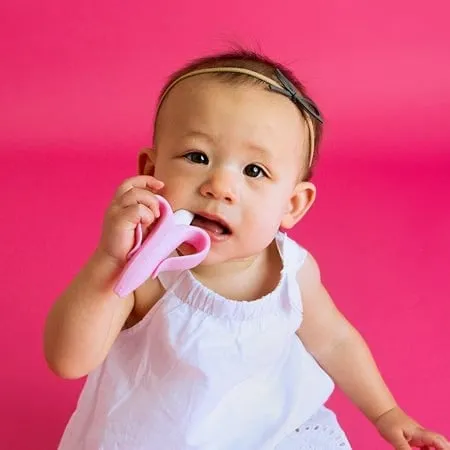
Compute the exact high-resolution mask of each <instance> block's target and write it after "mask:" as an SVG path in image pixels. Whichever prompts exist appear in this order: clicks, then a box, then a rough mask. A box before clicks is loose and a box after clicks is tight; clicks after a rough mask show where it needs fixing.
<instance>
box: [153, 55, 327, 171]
mask: <svg viewBox="0 0 450 450" xmlns="http://www.w3.org/2000/svg"><path fill="white" fill-rule="evenodd" d="M223 67H236V68H240V69H247V70H251V71H254V72H257V73H259V74H261V75H264V76H266V77H268V78H270V79H272V80H274V81H278V78H277V70H278V71H280V72H281V73H282V74H283V75H284V76H285V77H286V78H287V79H288V80H289V81H290V82H291V83H292V84H293V85H294V87H295V89H296V90H297V92H298V93H299V94H300V95H301V96H302V97H303V98H304V99H306V100H307V102H309V103H310V104H311V105H312V106H313V108H315V109H316V110H317V111H319V109H318V108H317V105H316V104H315V103H314V101H313V100H312V99H311V98H310V97H309V95H308V93H307V91H306V89H305V87H304V86H303V84H302V83H301V82H300V81H299V80H298V78H297V77H296V76H295V75H294V73H293V72H292V70H290V69H289V68H287V67H286V66H284V65H283V64H281V63H279V62H276V61H274V60H272V59H271V58H269V57H267V56H264V55H262V54H259V53H256V52H252V51H248V50H234V51H230V52H225V53H218V54H215V55H210V56H205V57H202V58H199V59H196V60H194V61H191V62H190V63H188V64H186V65H185V66H184V67H182V68H181V69H179V70H177V71H176V72H175V73H173V74H172V75H171V76H170V78H169V80H168V81H167V83H166V84H165V86H164V87H163V89H162V90H161V93H160V96H159V100H160V101H161V99H162V97H163V96H164V95H165V93H166V91H167V89H168V88H169V87H170V86H171V85H172V84H173V83H174V82H175V81H176V80H177V79H179V78H180V77H183V76H184V75H186V74H188V73H189V72H193V71H196V70H201V69H212V68H223ZM210 76H212V77H217V78H219V79H220V80H223V81H225V82H228V83H231V84H241V85H242V84H253V85H263V84H265V83H264V81H261V80H259V79H257V78H255V77H252V76H249V75H246V74H244V73H233V72H214V73H210ZM156 115H158V111H157V112H156ZM156 119H157V117H156V118H155V127H156ZM310 119H311V123H312V127H313V132H314V148H313V154H312V155H307V157H308V161H309V160H311V161H310V164H308V165H307V166H309V168H308V171H307V173H306V174H305V176H304V177H303V178H304V179H305V180H309V179H310V178H311V177H312V171H313V168H314V166H315V164H316V162H317V158H318V151H319V144H320V140H321V137H322V129H323V125H322V123H321V122H320V121H319V120H317V118H315V117H311V116H310ZM308 148H309V145H308Z"/></svg>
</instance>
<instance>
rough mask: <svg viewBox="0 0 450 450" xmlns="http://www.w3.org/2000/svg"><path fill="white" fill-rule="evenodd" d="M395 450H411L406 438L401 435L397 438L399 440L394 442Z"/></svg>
mask: <svg viewBox="0 0 450 450" xmlns="http://www.w3.org/2000/svg"><path fill="white" fill-rule="evenodd" d="M393 444H394V448H395V450H411V446H410V445H409V442H408V441H407V440H406V438H405V437H404V436H403V434H401V435H400V436H398V437H397V439H396V440H395V441H394V442H393Z"/></svg>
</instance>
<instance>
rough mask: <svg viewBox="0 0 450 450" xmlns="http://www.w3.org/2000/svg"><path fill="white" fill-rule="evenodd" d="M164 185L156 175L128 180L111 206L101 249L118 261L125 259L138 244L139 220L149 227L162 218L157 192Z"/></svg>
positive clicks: (107, 213)
mask: <svg viewBox="0 0 450 450" xmlns="http://www.w3.org/2000/svg"><path fill="white" fill-rule="evenodd" d="M163 186H164V183H163V182H162V181H159V180H157V179H156V178H154V177H151V176H146V175H140V176H136V177H133V178H129V179H128V180H125V181H124V182H123V183H122V184H121V185H120V186H119V188H118V189H117V191H116V194H115V196H114V199H113V201H112V202H111V204H110V206H109V207H108V209H107V211H106V214H105V218H104V223H103V232H102V236H101V239H100V243H99V246H98V249H97V250H98V251H99V252H102V253H103V254H106V255H108V256H109V257H111V258H113V259H114V260H116V261H117V262H118V263H119V264H123V263H125V261H126V258H127V255H128V253H129V252H130V251H131V249H132V248H133V246H134V243H135V230H136V227H137V226H138V224H139V223H141V224H142V225H143V227H144V230H143V231H144V235H145V231H146V229H148V227H149V226H150V225H152V223H153V222H154V221H155V219H157V218H158V217H159V202H158V199H157V198H156V197H155V195H154V192H156V191H159V190H160V189H161V188H162V187H163Z"/></svg>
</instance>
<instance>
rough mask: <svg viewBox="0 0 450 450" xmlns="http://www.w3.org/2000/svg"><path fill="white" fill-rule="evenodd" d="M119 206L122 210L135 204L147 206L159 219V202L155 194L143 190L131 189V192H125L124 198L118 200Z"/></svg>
mask: <svg viewBox="0 0 450 450" xmlns="http://www.w3.org/2000/svg"><path fill="white" fill-rule="evenodd" d="M116 203H117V205H118V206H120V207H121V208H126V207H128V206H132V205H135V204H137V203H138V204H139V203H140V204H141V205H145V206H147V207H148V208H149V209H150V210H152V211H153V214H154V215H155V217H159V216H160V213H159V201H158V199H157V198H156V197H155V195H154V194H153V193H151V192H150V191H147V190H145V189H141V188H135V187H133V188H131V189H130V190H129V191H127V192H125V194H123V195H122V197H119V198H118V199H117V202H116Z"/></svg>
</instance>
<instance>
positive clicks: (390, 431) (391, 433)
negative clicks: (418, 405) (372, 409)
mask: <svg viewBox="0 0 450 450" xmlns="http://www.w3.org/2000/svg"><path fill="white" fill-rule="evenodd" d="M375 425H376V427H377V429H378V431H379V432H380V434H381V435H382V436H383V437H384V439H386V440H387V441H388V442H389V443H390V444H392V446H393V447H394V448H395V449H396V450H410V449H411V448H420V449H429V450H431V449H436V450H450V443H449V442H448V441H447V439H445V438H444V436H441V435H440V434H437V433H434V432H433V431H429V430H426V429H424V428H422V427H421V426H420V425H419V424H418V423H417V422H415V421H414V420H413V419H411V418H410V417H409V416H407V415H406V414H405V413H404V412H403V411H402V410H401V409H400V408H398V407H397V408H393V409H391V410H389V411H388V412H386V413H384V414H383V415H381V416H380V417H379V418H378V419H377V420H376V422H375Z"/></svg>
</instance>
